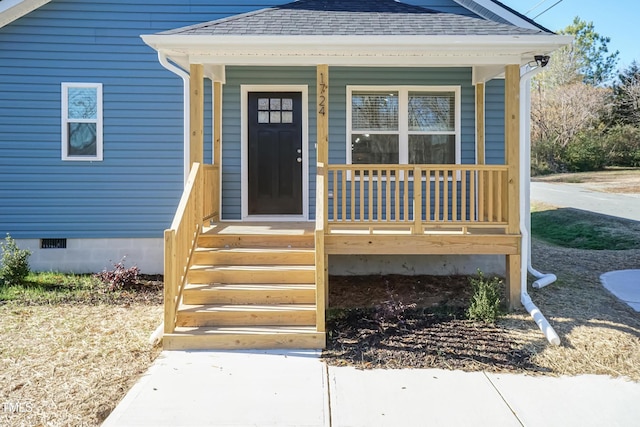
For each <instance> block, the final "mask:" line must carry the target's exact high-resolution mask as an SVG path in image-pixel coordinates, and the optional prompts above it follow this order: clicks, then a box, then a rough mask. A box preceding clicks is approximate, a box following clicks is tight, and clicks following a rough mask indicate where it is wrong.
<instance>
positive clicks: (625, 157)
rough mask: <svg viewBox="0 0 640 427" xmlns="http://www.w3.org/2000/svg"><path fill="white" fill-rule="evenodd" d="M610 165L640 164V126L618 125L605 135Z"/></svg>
mask: <svg viewBox="0 0 640 427" xmlns="http://www.w3.org/2000/svg"><path fill="white" fill-rule="evenodd" d="M604 147H605V150H606V153H607V165H608V166H624V167H638V166H640V128H638V127H635V126H631V125H618V126H614V127H613V128H611V129H609V131H608V132H607V134H606V135H605V137H604Z"/></svg>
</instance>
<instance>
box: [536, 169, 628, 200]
mask: <svg viewBox="0 0 640 427" xmlns="http://www.w3.org/2000/svg"><path fill="white" fill-rule="evenodd" d="M532 181H540V182H562V183H567V184H576V185H579V186H582V187H586V188H588V189H590V190H593V191H601V192H605V193H622V194H640V169H610V170H605V171H597V172H580V173H563V174H555V175H548V176H537V177H534V178H532Z"/></svg>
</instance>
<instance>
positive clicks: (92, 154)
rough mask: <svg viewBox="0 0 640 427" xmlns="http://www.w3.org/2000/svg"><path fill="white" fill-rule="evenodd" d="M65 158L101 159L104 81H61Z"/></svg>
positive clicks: (63, 157) (63, 153)
mask: <svg viewBox="0 0 640 427" xmlns="http://www.w3.org/2000/svg"><path fill="white" fill-rule="evenodd" d="M62 160H86V161H92V160H102V84H101V83H62Z"/></svg>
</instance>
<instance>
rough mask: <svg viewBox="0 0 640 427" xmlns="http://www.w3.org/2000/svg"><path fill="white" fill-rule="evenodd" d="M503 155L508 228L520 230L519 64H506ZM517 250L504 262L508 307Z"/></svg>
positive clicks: (515, 291) (514, 301) (515, 283)
mask: <svg viewBox="0 0 640 427" xmlns="http://www.w3.org/2000/svg"><path fill="white" fill-rule="evenodd" d="M504 108H505V112H504V113H505V114H504V118H505V125H504V136H505V159H506V163H507V166H508V177H507V196H508V197H507V201H508V206H509V207H508V208H507V215H508V216H507V219H508V221H509V223H508V226H507V232H508V233H509V234H520V66H519V65H517V64H514V65H507V66H506V67H505V101H504ZM503 191H504V190H503ZM520 257H521V255H520V253H518V254H516V255H508V256H507V259H506V262H507V295H508V296H509V308H510V309H513V308H515V307H516V306H518V304H520V301H519V298H518V295H519V294H520V281H521V280H522V279H521V275H520V273H521V265H520V261H521V259H520Z"/></svg>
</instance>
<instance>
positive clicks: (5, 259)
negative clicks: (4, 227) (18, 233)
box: [0, 233, 31, 285]
mask: <svg viewBox="0 0 640 427" xmlns="http://www.w3.org/2000/svg"><path fill="white" fill-rule="evenodd" d="M0 247H1V248H2V265H1V266H0V284H3V285H19V284H21V283H22V282H24V279H26V278H27V276H28V275H29V257H30V256H31V251H29V250H28V249H20V248H18V245H17V244H16V242H15V240H13V239H12V238H11V236H10V235H9V234H8V233H7V237H6V238H5V239H4V242H2V243H0Z"/></svg>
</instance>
